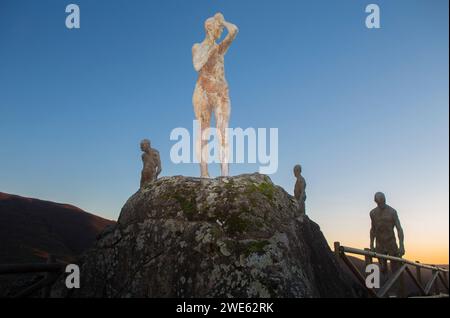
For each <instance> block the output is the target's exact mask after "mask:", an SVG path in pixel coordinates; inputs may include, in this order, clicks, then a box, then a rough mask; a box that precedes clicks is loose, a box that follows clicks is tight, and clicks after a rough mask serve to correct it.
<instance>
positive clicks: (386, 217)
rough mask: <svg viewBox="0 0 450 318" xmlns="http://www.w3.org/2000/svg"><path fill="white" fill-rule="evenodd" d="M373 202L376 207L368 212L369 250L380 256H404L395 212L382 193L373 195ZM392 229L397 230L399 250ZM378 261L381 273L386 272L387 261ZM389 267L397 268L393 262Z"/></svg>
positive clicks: (400, 232)
mask: <svg viewBox="0 0 450 318" xmlns="http://www.w3.org/2000/svg"><path fill="white" fill-rule="evenodd" d="M375 202H376V204H377V207H376V208H375V209H373V210H372V211H370V219H371V220H372V227H371V229H370V249H371V250H372V251H374V252H377V253H380V254H386V255H391V256H396V257H402V256H403V255H404V254H405V247H404V236H403V229H402V226H401V224H400V220H399V218H398V215H397V211H396V210H394V209H393V208H392V207H390V206H389V205H387V204H386V197H385V195H384V194H383V193H382V192H377V193H375ZM394 227H395V228H396V229H397V235H398V240H399V245H400V248H399V247H398V246H397V242H396V238H395V233H394ZM375 243H376V244H375ZM379 261H380V270H381V272H383V273H385V272H387V261H386V260H384V259H380V260H379ZM391 265H392V270H395V268H396V267H398V264H396V263H395V262H394V263H392V264H391Z"/></svg>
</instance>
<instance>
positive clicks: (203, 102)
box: [192, 85, 211, 178]
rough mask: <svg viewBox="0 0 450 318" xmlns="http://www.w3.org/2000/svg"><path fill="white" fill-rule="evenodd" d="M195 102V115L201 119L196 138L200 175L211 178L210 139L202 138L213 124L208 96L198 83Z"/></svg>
mask: <svg viewBox="0 0 450 318" xmlns="http://www.w3.org/2000/svg"><path fill="white" fill-rule="evenodd" d="M192 101H193V104H194V111H195V117H196V119H197V120H198V121H199V127H198V131H197V140H196V147H195V151H196V154H195V155H196V156H197V159H200V176H201V177H202V178H209V174H208V163H207V162H208V140H204V138H202V136H203V134H204V133H205V132H206V130H207V129H208V128H210V126H211V111H210V109H209V107H208V105H209V104H208V97H207V95H206V93H205V92H204V90H203V89H202V88H201V87H200V86H198V85H197V87H196V88H195V91H194V97H193V99H192Z"/></svg>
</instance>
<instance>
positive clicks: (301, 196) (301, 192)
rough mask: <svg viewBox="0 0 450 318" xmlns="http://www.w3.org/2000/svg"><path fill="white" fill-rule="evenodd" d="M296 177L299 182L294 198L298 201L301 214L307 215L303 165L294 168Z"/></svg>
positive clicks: (296, 183)
mask: <svg viewBox="0 0 450 318" xmlns="http://www.w3.org/2000/svg"><path fill="white" fill-rule="evenodd" d="M294 176H295V177H296V178H297V181H296V182H295V188H294V196H295V198H296V199H297V201H298V204H299V209H300V214H301V215H304V214H305V213H306V211H305V201H306V192H305V189H306V181H305V178H303V176H302V166H301V165H296V166H295V167H294Z"/></svg>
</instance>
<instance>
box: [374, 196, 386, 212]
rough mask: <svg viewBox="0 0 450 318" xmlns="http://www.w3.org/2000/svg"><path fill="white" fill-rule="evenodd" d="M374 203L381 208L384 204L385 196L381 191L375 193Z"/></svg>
mask: <svg viewBox="0 0 450 318" xmlns="http://www.w3.org/2000/svg"><path fill="white" fill-rule="evenodd" d="M375 203H376V204H377V205H378V207H379V208H382V209H383V208H384V207H385V206H386V196H385V195H384V193H383V192H377V193H375Z"/></svg>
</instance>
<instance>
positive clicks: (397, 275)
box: [334, 242, 449, 298]
mask: <svg viewBox="0 0 450 318" xmlns="http://www.w3.org/2000/svg"><path fill="white" fill-rule="evenodd" d="M334 252H335V254H336V256H337V257H338V258H340V259H342V261H343V262H344V263H345V265H346V266H347V267H348V268H349V269H350V271H351V272H352V273H353V274H354V275H355V277H356V278H357V280H358V281H359V282H360V283H361V284H362V285H363V286H364V287H365V288H366V289H367V291H368V293H369V296H371V297H376V298H382V297H386V295H387V294H388V292H389V291H390V290H391V289H392V287H393V286H394V285H395V284H396V283H397V282H398V283H399V284H400V295H397V296H400V297H405V296H406V295H405V291H404V277H403V275H404V273H406V274H408V276H409V277H410V278H411V280H412V282H413V283H414V285H416V287H417V288H418V290H419V291H420V294H421V296H431V295H432V293H433V287H434V293H435V294H439V289H438V287H439V286H438V282H439V281H440V282H441V283H442V285H443V286H444V288H445V289H446V290H447V293H448V291H449V289H448V269H445V268H441V267H438V266H434V265H426V264H421V263H419V262H412V261H409V260H406V259H403V258H400V257H394V256H390V255H384V254H379V253H376V252H372V251H371V250H369V249H367V248H366V249H364V250H361V249H357V248H353V247H347V246H341V245H340V243H339V242H335V243H334ZM346 253H348V254H356V255H362V256H364V257H365V265H366V266H367V265H369V264H372V263H373V258H377V259H378V260H386V261H390V262H396V263H397V264H399V267H398V269H397V270H396V271H395V272H394V273H392V275H391V276H390V277H389V278H388V280H387V281H386V282H385V283H384V284H383V286H380V288H379V289H378V290H375V289H373V288H368V287H367V286H366V278H365V275H364V274H363V273H361V272H360V271H359V269H358V267H357V266H355V264H354V263H353V262H352V261H351V260H350V258H349V257H347V255H346ZM411 267H414V268H415V274H414V273H413V272H412V270H411ZM422 270H431V272H432V275H431V278H430V279H429V281H428V282H427V283H426V284H425V285H424V284H423V281H422ZM447 296H448V295H447Z"/></svg>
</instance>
